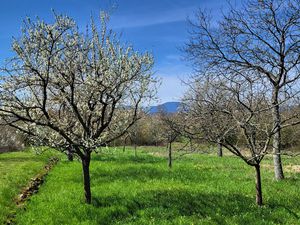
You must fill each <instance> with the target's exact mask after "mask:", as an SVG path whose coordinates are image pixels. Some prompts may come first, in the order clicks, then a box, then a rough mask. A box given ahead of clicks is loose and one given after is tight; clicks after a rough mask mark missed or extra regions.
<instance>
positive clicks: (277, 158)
mask: <svg viewBox="0 0 300 225" xmlns="http://www.w3.org/2000/svg"><path fill="white" fill-rule="evenodd" d="M272 116H273V123H274V126H275V134H274V136H273V162H274V172H275V179H276V180H282V179H284V175H283V169H282V162H281V154H280V153H281V116H280V111H279V105H278V92H276V91H274V93H273V109H272Z"/></svg>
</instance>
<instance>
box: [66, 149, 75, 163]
mask: <svg viewBox="0 0 300 225" xmlns="http://www.w3.org/2000/svg"><path fill="white" fill-rule="evenodd" d="M67 157H68V160H69V161H73V159H74V157H73V153H72V151H71V150H70V149H67Z"/></svg>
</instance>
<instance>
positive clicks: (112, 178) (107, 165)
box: [0, 148, 300, 225]
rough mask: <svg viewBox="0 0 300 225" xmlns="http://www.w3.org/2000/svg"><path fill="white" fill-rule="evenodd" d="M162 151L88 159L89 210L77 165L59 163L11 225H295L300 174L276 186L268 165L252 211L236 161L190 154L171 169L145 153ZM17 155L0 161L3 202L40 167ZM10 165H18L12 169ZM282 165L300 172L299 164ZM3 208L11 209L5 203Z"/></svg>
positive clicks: (248, 186) (247, 183) (250, 185)
mask: <svg viewBox="0 0 300 225" xmlns="http://www.w3.org/2000/svg"><path fill="white" fill-rule="evenodd" d="M162 151H164V150H163V149H158V148H144V149H142V152H141V149H140V150H139V154H138V157H134V153H133V150H132V149H128V150H126V152H125V153H123V152H122V151H121V150H119V149H111V150H108V151H107V152H106V153H103V154H98V155H96V154H94V157H93V160H92V163H91V178H92V195H93V201H92V205H86V204H85V203H84V199H83V190H82V189H83V188H82V177H81V165H80V163H79V162H76V161H74V162H67V161H64V160H62V161H61V162H60V163H59V164H58V165H56V166H55V167H54V169H53V170H52V171H51V172H50V174H49V175H48V176H47V177H46V182H45V183H44V184H43V185H42V187H41V189H40V191H39V192H38V194H36V195H34V196H33V197H32V198H31V199H30V201H28V202H27V205H26V210H24V209H19V210H18V211H17V216H16V221H17V224H22V225H27V224H28V225H29V224H30V225H31V224H36V225H42V224H47V225H48V224H49V225H50V224H89V225H90V224H138V225H140V224H300V219H299V218H300V191H299V187H300V173H296V172H294V170H293V168H294V167H292V166H289V167H288V168H290V169H289V170H288V171H286V177H287V179H286V180H284V181H283V182H275V181H273V171H272V167H271V161H268V160H266V161H265V165H264V166H263V168H262V179H263V193H264V203H265V205H264V206H263V207H262V208H258V207H257V206H256V205H255V186H254V185H255V184H254V169H253V168H251V167H248V166H246V165H245V163H244V162H242V161H241V160H240V159H237V158H235V157H230V156H226V157H223V158H218V157H215V156H212V155H190V156H185V157H182V158H179V159H177V160H176V161H175V162H174V167H173V168H172V169H169V168H167V163H166V159H165V158H163V157H162V156H160V157H158V156H153V155H151V154H148V153H149V152H150V153H152V152H154V155H159V152H162ZM17 154H18V153H13V154H5V155H2V156H0V157H1V158H0V160H1V163H3V161H4V163H6V165H7V166H8V167H10V165H11V166H12V167H13V168H8V170H9V172H8V171H5V168H3V166H1V167H0V168H1V171H2V170H3V171H5V172H6V173H7V174H10V175H6V176H7V177H9V178H6V179H5V180H4V179H3V178H2V176H1V190H4V191H5V192H6V193H7V194H6V195H9V196H10V197H9V198H12V197H13V195H14V194H15V193H17V192H18V191H17V190H18V189H19V188H20V187H21V186H22V183H26V180H27V179H28V178H29V177H30V175H32V174H34V173H36V172H37V171H38V170H39V168H40V167H41V166H42V164H43V163H44V159H42V158H40V157H37V158H34V159H31V158H26V159H25V158H18V156H17ZM161 155H162V154H161ZM15 158H16V159H15ZM5 159H6V160H5ZM27 160H28V162H27V163H25V162H23V161H27ZM16 161H21V162H22V163H24V164H23V165H21V164H20V165H19V168H16V167H15V162H16ZM284 162H285V164H286V165H287V164H291V165H300V161H299V159H285V160H284ZM268 164H269V165H268ZM5 167H6V166H5ZM24 171H26V175H24ZM20 173H21V174H23V175H20ZM6 180H8V181H6ZM3 185H4V186H5V187H3ZM2 192H3V191H2ZM8 193H9V194H8ZM2 195H3V194H2ZM2 195H1V196H2ZM1 201H2V199H1ZM4 202H5V204H6V206H9V205H10V204H11V203H9V199H8V198H7V197H6V200H5V201H4ZM1 204H2V202H1ZM1 211H2V208H1ZM5 213H7V211H5V210H4V212H3V211H2V212H1V215H3V214H5Z"/></svg>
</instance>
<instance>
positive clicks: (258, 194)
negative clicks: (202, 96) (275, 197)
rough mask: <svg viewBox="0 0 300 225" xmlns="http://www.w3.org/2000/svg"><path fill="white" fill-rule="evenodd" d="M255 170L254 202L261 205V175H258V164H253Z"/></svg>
mask: <svg viewBox="0 0 300 225" xmlns="http://www.w3.org/2000/svg"><path fill="white" fill-rule="evenodd" d="M255 170H256V204H257V205H258V206H262V203H263V199H262V190H261V176H260V165H259V164H257V165H255Z"/></svg>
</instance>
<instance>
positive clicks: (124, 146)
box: [123, 142, 126, 152]
mask: <svg viewBox="0 0 300 225" xmlns="http://www.w3.org/2000/svg"><path fill="white" fill-rule="evenodd" d="M125 148H126V143H125V142H124V145H123V152H125Z"/></svg>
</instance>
